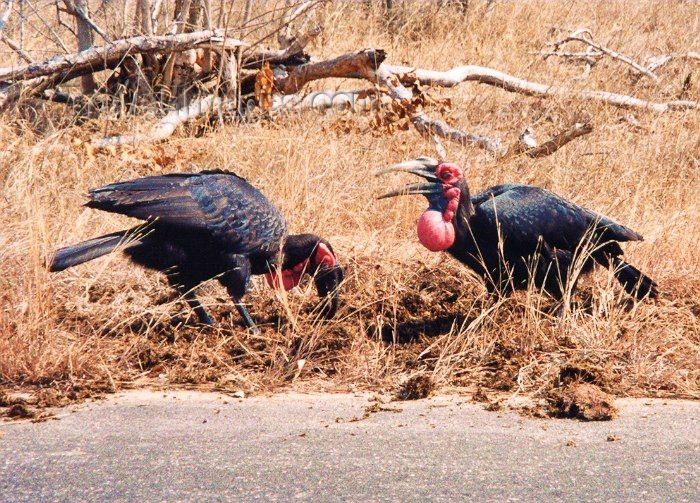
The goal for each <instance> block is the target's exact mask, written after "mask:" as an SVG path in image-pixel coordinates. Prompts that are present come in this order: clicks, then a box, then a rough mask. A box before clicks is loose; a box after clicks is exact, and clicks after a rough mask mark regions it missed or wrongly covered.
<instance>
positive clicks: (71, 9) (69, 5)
mask: <svg viewBox="0 0 700 503" xmlns="http://www.w3.org/2000/svg"><path fill="white" fill-rule="evenodd" d="M63 4H64V5H65V6H66V11H68V13H69V14H71V15H73V16H75V17H76V18H78V35H79V36H80V31H81V28H80V25H81V24H82V23H84V24H86V25H87V26H88V27H89V28H90V29H91V30H93V31H94V32H95V33H97V34H98V35H99V36H100V37H102V39H103V40H104V41H105V42H107V43H108V44H111V43H112V39H111V38H109V37H108V36H107V34H106V33H105V32H104V30H103V29H102V28H100V27H99V26H97V24H95V22H94V21H93V20H92V19H90V16H88V13H87V4H86V3H85V2H84V1H83V0H72V1H71V0H63ZM81 21H82V23H81ZM90 45H92V44H90Z"/></svg>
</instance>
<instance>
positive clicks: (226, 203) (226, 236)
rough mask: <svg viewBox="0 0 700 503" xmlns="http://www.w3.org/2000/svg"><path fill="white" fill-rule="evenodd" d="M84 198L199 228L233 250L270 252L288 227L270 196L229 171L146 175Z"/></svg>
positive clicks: (176, 227)
mask: <svg viewBox="0 0 700 503" xmlns="http://www.w3.org/2000/svg"><path fill="white" fill-rule="evenodd" d="M89 197H90V201H88V203H87V204H86V206H88V207H90V208H97V209H100V210H104V211H109V212H113V213H120V214H122V215H127V216H130V217H134V218H139V219H141V220H154V221H155V222H156V223H155V225H157V226H160V227H165V228H169V229H171V230H173V231H186V232H197V233H204V234H207V235H209V236H211V237H212V238H214V239H215V240H216V241H217V242H219V243H220V244H221V245H222V246H223V248H224V249H225V250H226V251H229V252H232V253H245V254H249V253H256V252H274V251H275V250H277V249H279V246H280V243H281V241H282V239H283V238H284V236H285V235H286V232H287V229H286V224H285V222H284V219H283V218H282V216H281V215H280V214H279V212H278V211H277V209H276V208H275V207H274V206H273V205H272V204H271V203H270V201H268V200H267V198H266V197H265V196H264V195H263V194H262V193H261V192H260V191H259V190H258V189H256V188H255V187H253V186H252V185H250V184H249V183H248V182H246V181H245V180H244V179H243V178H241V177H239V176H237V175H235V174H232V173H226V172H205V173H194V174H188V173H176V174H169V175H160V176H149V177H144V178H139V179H136V180H129V181H126V182H120V183H114V184H111V185H107V186H105V187H101V188H98V189H92V190H90V194H89Z"/></svg>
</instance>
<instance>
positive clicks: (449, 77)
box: [386, 65, 700, 113]
mask: <svg viewBox="0 0 700 503" xmlns="http://www.w3.org/2000/svg"><path fill="white" fill-rule="evenodd" d="M386 66H387V69H388V70H389V71H390V72H392V73H394V74H396V75H398V76H399V78H400V79H401V80H402V82H406V83H412V82H413V81H415V80H416V79H418V80H419V81H420V82H421V83H423V84H427V85H433V86H442V87H454V86H456V85H459V84H461V83H463V82H469V81H472V82H479V83H481V84H488V85H491V86H496V87H500V88H501V89H504V90H505V91H509V92H513V93H520V94H524V95H527V96H542V97H549V96H563V97H567V98H577V99H582V100H586V101H599V102H603V103H607V104H609V105H613V106H616V107H621V108H639V109H643V110H649V111H652V112H656V113H665V112H669V111H671V110H691V109H697V108H699V107H700V103H698V102H696V101H682V100H678V101H668V102H654V101H647V100H642V99H639V98H634V97H632V96H628V95H626V94H616V93H610V92H607V91H586V90H583V91H577V90H575V89H567V88H565V87H561V86H552V85H548V84H541V83H539V82H531V81H528V80H525V79H521V78H519V77H514V76H513V75H509V74H507V73H505V72H501V71H498V70H494V69H493V68H488V67H485V66H475V65H465V66H457V67H455V68H452V69H451V70H446V71H439V70H424V69H420V68H412V67H409V66H399V65H386Z"/></svg>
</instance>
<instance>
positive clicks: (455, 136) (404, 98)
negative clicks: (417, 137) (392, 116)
mask: <svg viewBox="0 0 700 503" xmlns="http://www.w3.org/2000/svg"><path fill="white" fill-rule="evenodd" d="M392 77H393V76H392V74H391V72H390V71H389V70H388V68H387V67H386V66H385V65H382V66H381V67H380V68H378V69H377V70H376V72H375V73H374V75H373V76H372V80H373V81H374V82H376V83H377V84H380V85H383V86H386V87H387V88H388V89H389V93H390V94H391V96H392V97H393V98H394V99H396V100H397V101H399V102H400V103H401V104H402V105H403V106H404V107H405V108H406V109H407V110H408V111H409V113H410V114H411V115H410V119H411V122H412V123H413V126H414V127H415V128H416V130H417V131H418V132H419V133H420V134H421V135H423V136H424V137H426V138H431V137H432V136H433V135H435V134H436V135H438V136H439V137H441V138H447V139H449V140H452V141H454V142H457V143H459V144H461V145H473V146H477V147H479V148H483V149H485V150H487V151H488V152H490V153H491V154H493V155H496V156H499V155H502V154H503V153H504V149H503V144H502V142H501V140H500V139H499V138H492V137H488V136H481V135H476V134H472V133H466V132H464V131H460V130H459V129H456V128H453V127H452V126H450V125H448V124H446V123H445V122H443V121H441V120H437V119H432V118H430V117H429V116H428V115H427V114H426V113H425V112H424V111H423V110H421V109H420V108H416V107H415V106H414V105H413V104H412V100H413V93H412V92H411V91H410V90H408V89H406V88H405V87H404V86H403V85H402V84H401V83H400V82H399V81H398V80H396V81H394V79H392Z"/></svg>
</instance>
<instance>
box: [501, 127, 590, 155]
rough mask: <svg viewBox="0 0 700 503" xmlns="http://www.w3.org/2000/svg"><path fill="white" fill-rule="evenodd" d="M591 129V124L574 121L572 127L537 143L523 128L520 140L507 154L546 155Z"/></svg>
mask: <svg viewBox="0 0 700 503" xmlns="http://www.w3.org/2000/svg"><path fill="white" fill-rule="evenodd" d="M591 131H593V126H592V125H591V124H582V123H576V124H574V125H573V127H571V128H569V129H567V130H565V131H562V132H561V133H559V134H558V135H556V136H554V137H553V138H551V139H550V140H548V141H546V142H544V143H542V144H541V145H537V142H536V141H535V140H534V137H532V136H531V134H530V132H529V130H527V129H526V130H525V131H524V132H523V134H522V135H521V137H520V141H519V143H518V144H516V146H515V147H514V148H513V149H512V150H511V151H510V152H509V155H518V154H524V155H526V156H528V157H546V156H548V155H551V154H553V153H554V152H556V151H557V150H559V149H560V148H561V147H563V146H564V145H566V144H567V143H569V142H570V141H572V140H575V139H576V138H578V137H580V136H584V135H587V134H588V133H590V132H591Z"/></svg>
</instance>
